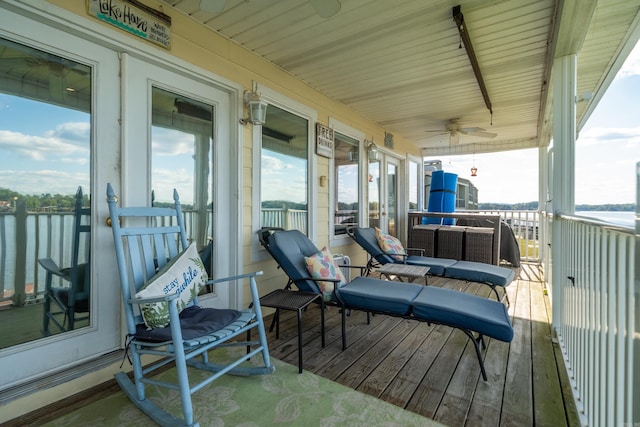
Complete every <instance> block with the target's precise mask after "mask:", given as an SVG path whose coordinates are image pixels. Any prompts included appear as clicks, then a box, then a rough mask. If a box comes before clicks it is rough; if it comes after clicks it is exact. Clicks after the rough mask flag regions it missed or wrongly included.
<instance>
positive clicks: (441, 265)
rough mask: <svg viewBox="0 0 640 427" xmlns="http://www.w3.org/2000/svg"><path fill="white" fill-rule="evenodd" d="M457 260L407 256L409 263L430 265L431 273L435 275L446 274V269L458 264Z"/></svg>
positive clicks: (422, 265) (423, 265)
mask: <svg viewBox="0 0 640 427" xmlns="http://www.w3.org/2000/svg"><path fill="white" fill-rule="evenodd" d="M456 262H457V261H456V260H455V259H449V258H432V257H426V256H419V255H410V256H408V257H407V264H409V265H419V266H421V267H429V274H433V275H435V276H442V275H444V273H445V271H446V269H448V268H449V267H450V266H452V265H454V264H456Z"/></svg>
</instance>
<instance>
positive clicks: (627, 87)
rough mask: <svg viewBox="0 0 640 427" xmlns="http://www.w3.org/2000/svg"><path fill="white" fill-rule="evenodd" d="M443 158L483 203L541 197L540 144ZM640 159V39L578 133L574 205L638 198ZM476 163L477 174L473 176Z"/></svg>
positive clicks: (519, 200)
mask: <svg viewBox="0 0 640 427" xmlns="http://www.w3.org/2000/svg"><path fill="white" fill-rule="evenodd" d="M474 159H475V161H474ZM441 160H442V164H443V168H444V169H445V170H446V171H448V172H453V173H457V174H458V175H459V176H460V177H463V178H467V179H471V180H472V182H473V183H474V185H475V186H476V187H478V190H479V196H478V197H479V201H480V202H481V203H488V202H497V203H517V202H529V201H536V200H538V150H537V149H530V150H519V151H510V152H503V153H492V154H476V155H475V156H452V157H443V158H441ZM637 162H640V43H639V44H637V45H636V47H635V49H634V50H633V52H632V53H631V54H630V55H629V58H627V60H626V62H625V64H624V66H623V67H622V68H621V69H620V71H619V72H618V75H617V76H616V78H615V79H614V81H613V82H612V83H611V85H610V86H609V88H608V90H607V92H606V93H605V94H604V96H603V97H602V99H601V100H600V102H599V104H598V106H597V107H596V109H595V110H594V112H593V113H592V115H591V117H590V118H589V121H588V122H587V123H586V124H585V126H584V128H583V129H582V131H581V132H580V134H579V136H578V141H577V145H576V194H575V201H576V204H605V203H614V204H617V203H635V201H636V200H635V199H636V195H635V191H636V189H635V182H636V181H635V180H636V178H635V164H636V163H637ZM474 163H475V166H476V167H477V168H478V176H477V177H474V178H471V176H470V174H471V173H470V170H471V166H472V165H473V164H474Z"/></svg>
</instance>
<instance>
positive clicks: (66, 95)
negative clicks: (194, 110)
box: [0, 6, 121, 389]
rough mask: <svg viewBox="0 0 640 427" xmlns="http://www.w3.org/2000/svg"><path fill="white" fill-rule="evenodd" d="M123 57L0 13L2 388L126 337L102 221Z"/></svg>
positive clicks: (98, 351) (116, 127) (89, 355)
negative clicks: (106, 255)
mask: <svg viewBox="0 0 640 427" xmlns="http://www.w3.org/2000/svg"><path fill="white" fill-rule="evenodd" d="M0 9H2V7H1V6H0ZM25 32H26V33H28V35H29V38H28V39H24V38H23V37H20V36H18V34H25ZM51 40H55V46H63V47H64V48H60V49H55V48H52V47H51V45H52V43H51ZM118 65H119V62H118V56H117V54H116V53H115V52H114V51H111V50H108V49H106V48H102V47H100V46H96V45H94V44H92V43H89V42H87V41H86V40H83V39H81V38H78V37H75V36H72V35H70V34H67V33H65V32H61V31H58V30H56V29H53V28H51V27H47V26H45V25H42V24H40V23H38V22H35V21H32V20H30V19H28V18H26V17H24V16H19V15H16V14H14V13H13V12H10V11H7V10H2V11H1V12H0V107H1V108H0V110H1V111H2V112H1V113H0V175H1V178H0V365H2V366H3V369H0V389H5V388H9V387H11V386H13V385H16V384H20V383H23V382H26V381H28V380H29V381H30V380H32V379H34V378H37V377H40V376H42V375H44V374H45V373H49V372H52V371H58V370H61V369H65V368H68V367H70V366H73V365H75V364H78V363H80V362H84V361H86V360H89V359H92V358H95V357H98V356H101V355H103V354H105V353H107V352H109V351H112V350H114V349H116V348H118V347H119V344H120V338H121V337H120V334H119V319H118V314H119V310H118V308H119V307H120V299H119V298H120V297H119V294H118V293H117V292H114V291H113V289H115V288H114V287H113V286H112V282H111V279H110V278H111V277H113V275H112V274H111V273H112V272H111V271H106V269H105V267H104V263H101V262H98V261H97V260H99V259H103V256H104V254H103V253H102V252H101V251H100V248H104V247H108V245H109V242H110V241H112V237H111V236H110V235H109V234H108V233H107V232H106V230H104V227H102V224H98V223H100V222H101V220H102V219H103V218H105V217H106V215H105V212H106V210H107V209H106V208H107V207H106V204H105V203H104V187H103V186H102V185H101V182H103V181H104V179H105V176H104V173H103V172H101V171H104V170H114V166H115V163H116V161H117V158H118V153H117V150H114V149H112V147H113V145H116V146H117V144H118V139H117V135H119V125H118V119H119V107H120V94H119V92H118V91H117V90H116V91H114V90H113V88H118V87H119V86H120V82H119V79H118ZM114 135H115V141H114V140H113V136H114ZM98 277H101V278H103V279H102V283H101V286H97V285H96V278H98ZM113 280H115V279H113ZM69 349H73V351H70V350H69Z"/></svg>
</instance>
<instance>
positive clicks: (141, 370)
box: [107, 184, 275, 426]
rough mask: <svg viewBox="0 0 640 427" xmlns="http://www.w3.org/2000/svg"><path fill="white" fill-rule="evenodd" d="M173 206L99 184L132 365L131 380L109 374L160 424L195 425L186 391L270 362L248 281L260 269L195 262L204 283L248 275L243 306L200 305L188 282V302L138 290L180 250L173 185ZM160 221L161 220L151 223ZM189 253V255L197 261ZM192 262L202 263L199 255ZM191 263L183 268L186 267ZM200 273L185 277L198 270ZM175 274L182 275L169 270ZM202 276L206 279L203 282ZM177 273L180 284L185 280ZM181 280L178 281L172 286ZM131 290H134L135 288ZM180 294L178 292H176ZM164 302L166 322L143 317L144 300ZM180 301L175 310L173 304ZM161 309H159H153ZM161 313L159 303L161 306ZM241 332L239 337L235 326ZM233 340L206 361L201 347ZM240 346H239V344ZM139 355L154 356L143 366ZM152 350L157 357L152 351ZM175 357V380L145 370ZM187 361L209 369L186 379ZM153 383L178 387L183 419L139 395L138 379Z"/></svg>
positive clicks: (259, 370)
mask: <svg viewBox="0 0 640 427" xmlns="http://www.w3.org/2000/svg"><path fill="white" fill-rule="evenodd" d="M173 197H174V201H175V203H174V206H173V207H170V208H163V207H118V206H117V197H116V196H115V193H114V191H113V188H112V186H111V184H108V185H107V202H108V204H109V215H110V224H111V228H112V230H113V238H114V244H115V251H116V258H117V264H118V270H119V274H120V284H121V292H122V300H123V303H124V313H125V316H126V322H127V331H128V334H127V343H126V350H127V351H128V352H129V354H130V359H131V363H132V365H133V382H132V381H131V379H130V378H129V376H128V375H127V374H126V373H124V372H120V373H118V374H116V381H117V382H118V384H119V385H120V387H121V388H122V389H123V390H124V392H125V394H126V395H127V396H128V397H129V399H130V400H131V401H132V402H133V403H134V404H135V405H136V406H137V407H138V408H139V409H141V410H142V411H143V412H144V413H145V414H147V415H148V416H149V417H150V418H151V419H153V420H154V421H155V422H156V423H158V424H160V425H172V426H175V425H185V426H197V425H198V424H197V423H196V422H194V419H193V418H194V417H193V406H192V402H191V395H192V394H193V393H195V392H197V391H198V390H200V389H201V388H203V387H204V386H206V385H207V384H209V383H211V382H212V381H214V380H215V379H217V378H219V377H220V376H222V375H224V374H231V375H242V376H248V375H259V374H269V373H272V372H273V371H274V370H275V368H274V367H273V366H272V365H271V360H270V359H269V347H268V345H267V338H266V334H265V330H264V323H263V319H262V312H261V308H260V298H259V295H258V289H257V285H256V281H255V277H256V276H257V275H260V274H262V273H261V272H257V273H249V274H243V275H238V276H234V277H228V278H223V279H214V280H207V279H206V273H204V266H202V273H201V276H200V277H201V278H202V279H203V283H205V284H206V285H218V286H220V285H219V284H223V283H225V282H228V283H230V284H233V283H235V282H238V283H242V282H248V283H249V286H250V291H251V297H252V304H251V305H250V306H249V307H251V308H250V309H248V310H243V311H236V310H223V309H213V308H201V307H199V306H198V305H197V304H198V299H197V292H196V291H195V290H193V292H192V293H191V294H190V296H191V297H192V298H193V299H192V300H191V302H190V303H188V304H186V305H184V304H183V302H182V300H181V299H180V298H181V295H180V294H178V293H174V291H173V290H172V291H171V292H168V291H165V292H164V293H166V294H163V292H160V295H159V296H144V297H141V296H140V291H141V290H143V289H145V287H147V289H148V286H149V283H153V282H154V280H157V279H158V277H159V276H163V275H164V274H166V273H167V272H168V271H170V270H171V268H173V266H175V265H177V264H178V262H179V260H180V259H181V258H183V257H181V255H182V254H184V253H187V252H188V249H189V245H188V241H187V235H186V232H185V226H184V219H183V216H182V211H181V208H180V201H179V198H178V194H177V192H176V191H175V190H174V193H173ZM155 224H162V225H155ZM196 258H197V259H198V261H199V257H198V256H197V252H196V255H195V257H193V258H189V259H191V260H193V262H196V263H198V261H196V260H195V259H196ZM199 264H202V262H201V261H199ZM189 271H191V270H189ZM198 274H200V273H197V271H196V273H190V274H189V275H188V277H196V278H198ZM177 277H184V276H182V275H177ZM205 280H206V282H205ZM189 282H190V281H189V280H185V282H184V283H185V284H189ZM178 288H183V286H178ZM136 294H138V296H136ZM182 295H184V292H183V293H182ZM157 303H160V304H167V305H168V322H169V323H168V325H165V326H157V327H155V328H150V327H147V326H145V323H148V319H147V318H145V317H143V313H145V306H148V305H149V304H157ZM180 309H182V311H180ZM160 311H162V310H160ZM164 311H165V314H166V309H165V310H164ZM252 329H256V330H257V333H258V340H254V341H252V340H251V330H252ZM245 333H246V334H247V335H246V340H243V339H240V338H238V337H240V336H241V335H242V334H245ZM229 346H241V347H242V348H243V350H242V351H241V352H240V356H239V357H237V358H236V360H233V361H230V362H229V361H227V362H225V363H224V364H219V363H214V362H212V361H209V354H208V353H209V351H210V350H212V349H214V348H218V347H229ZM245 347H246V352H245V350H244V348H245ZM259 354H261V355H262V362H260V363H258V362H252V364H251V365H250V366H249V365H247V364H244V365H241V364H242V363H243V362H245V361H247V360H249V359H250V358H251V357H253V356H257V355H259ZM143 355H152V356H155V357H156V359H154V360H153V362H152V363H151V364H150V365H147V366H144V367H143V363H142V356H143ZM158 358H159V359H158ZM171 363H173V364H175V367H176V372H177V377H178V380H177V384H176V383H169V382H164V381H159V380H157V379H154V378H152V377H151V376H150V374H151V373H152V372H154V371H156V370H157V369H158V368H162V367H165V366H166V365H168V364H171ZM187 366H189V367H193V368H197V369H202V370H205V371H208V372H209V375H207V376H205V377H204V379H202V377H199V380H198V382H197V383H195V384H190V381H189V376H188V371H187ZM146 385H155V386H160V387H167V388H169V389H173V390H178V391H179V393H180V399H181V402H182V416H183V419H180V418H178V417H176V416H175V415H173V414H171V413H168V412H167V411H165V410H164V409H162V408H161V407H160V406H158V405H156V404H155V403H153V402H152V401H151V400H150V399H148V398H147V397H146V395H145V386H146Z"/></svg>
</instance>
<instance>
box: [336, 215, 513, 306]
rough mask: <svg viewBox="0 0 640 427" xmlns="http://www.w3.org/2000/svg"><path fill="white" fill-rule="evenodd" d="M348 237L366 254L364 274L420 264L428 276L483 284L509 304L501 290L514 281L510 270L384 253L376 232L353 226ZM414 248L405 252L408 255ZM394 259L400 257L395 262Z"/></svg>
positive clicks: (444, 259)
mask: <svg viewBox="0 0 640 427" xmlns="http://www.w3.org/2000/svg"><path fill="white" fill-rule="evenodd" d="M347 232H348V234H349V236H351V238H353V240H355V241H356V242H357V243H358V244H359V245H360V246H361V247H362V248H363V249H364V250H365V251H367V253H368V254H369V261H368V262H367V267H366V268H367V273H366V274H367V275H369V273H370V272H371V271H372V270H373V269H374V268H376V267H377V266H380V265H384V264H388V263H404V264H409V265H420V266H423V267H429V274H432V275H435V276H444V277H450V278H452V279H459V280H467V281H469V282H478V283H483V284H485V285H488V286H489V287H491V289H492V290H493V292H494V293H495V295H496V298H497V299H498V301H502V300H503V299H506V302H507V305H508V304H509V297H508V296H507V292H506V289H505V287H506V286H508V285H509V284H510V283H511V282H512V281H513V279H514V278H515V272H514V270H512V269H510V268H505V267H500V266H497V265H492V264H485V263H482V262H475V261H456V260H454V259H448V258H433V257H425V256H421V255H408V254H406V253H405V254H393V255H391V254H387V253H385V252H384V251H383V250H382V248H381V247H380V245H379V243H378V238H377V237H376V232H375V230H374V229H373V228H365V227H353V228H350V229H348V230H347ZM413 250H415V249H409V248H408V249H407V252H411V251H413ZM396 257H400V258H402V259H401V260H400V259H397V258H396ZM498 287H501V288H502V289H503V291H504V292H503V294H502V297H500V295H499V294H498V289H497V288H498Z"/></svg>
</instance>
